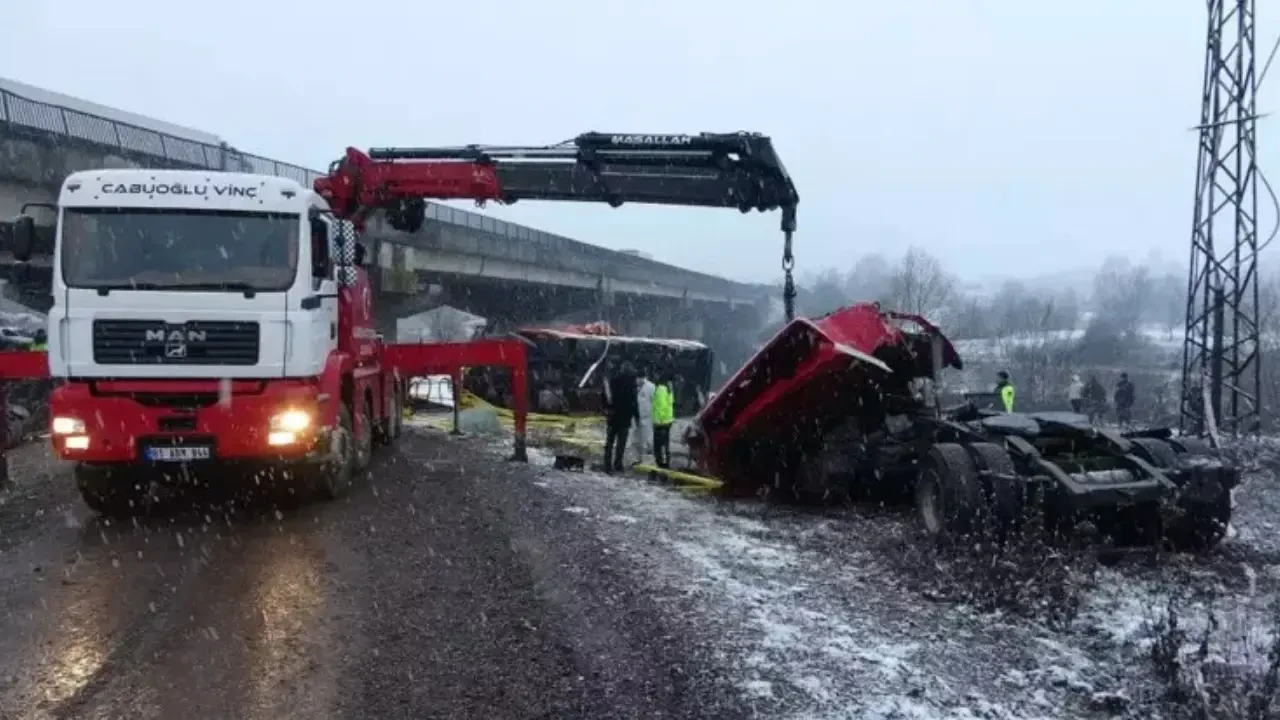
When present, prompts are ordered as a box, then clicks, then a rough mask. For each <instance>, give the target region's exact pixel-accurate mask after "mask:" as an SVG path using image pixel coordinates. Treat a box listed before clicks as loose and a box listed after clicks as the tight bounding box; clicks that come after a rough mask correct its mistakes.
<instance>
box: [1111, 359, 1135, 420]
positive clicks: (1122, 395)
mask: <svg viewBox="0 0 1280 720" xmlns="http://www.w3.org/2000/svg"><path fill="white" fill-rule="evenodd" d="M1133 395H1134V392H1133V383H1131V382H1129V373H1127V372H1122V373H1120V381H1119V382H1117V383H1116V392H1115V395H1113V396H1112V397H1113V398H1114V401H1115V404H1116V422H1118V423H1120V425H1121V426H1122V427H1124V426H1127V425H1129V424H1130V423H1132V422H1133V399H1134V398H1133Z"/></svg>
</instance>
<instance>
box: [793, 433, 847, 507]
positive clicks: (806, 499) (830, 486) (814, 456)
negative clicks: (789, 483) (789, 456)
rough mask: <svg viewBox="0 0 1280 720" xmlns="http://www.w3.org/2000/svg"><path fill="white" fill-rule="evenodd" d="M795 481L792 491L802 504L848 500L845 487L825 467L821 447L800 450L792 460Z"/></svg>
mask: <svg viewBox="0 0 1280 720" xmlns="http://www.w3.org/2000/svg"><path fill="white" fill-rule="evenodd" d="M793 459H794V462H795V465H794V467H795V476H794V477H795V480H794V483H795V484H794V486H793V490H794V492H795V496H796V499H797V500H799V501H800V502H802V503H812V504H827V503H840V502H844V501H847V500H848V492H847V488H846V485H845V484H844V483H843V482H841V480H840V478H839V477H837V476H836V475H835V474H833V473H832V472H831V469H830V468H829V467H827V454H826V450H825V448H823V447H822V446H818V447H811V448H809V449H807V450H802V451H800V452H799V454H798V455H797V456H796V457H795V458H793Z"/></svg>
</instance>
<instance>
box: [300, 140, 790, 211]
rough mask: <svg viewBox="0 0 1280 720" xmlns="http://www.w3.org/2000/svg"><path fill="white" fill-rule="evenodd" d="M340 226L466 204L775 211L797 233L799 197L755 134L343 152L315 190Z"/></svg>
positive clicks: (767, 144)
mask: <svg viewBox="0 0 1280 720" xmlns="http://www.w3.org/2000/svg"><path fill="white" fill-rule="evenodd" d="M315 189H316V192H318V193H319V194H320V195H321V196H323V197H324V198H325V199H326V200H328V202H329V205H330V207H332V208H333V211H334V213H335V214H337V215H338V216H340V217H343V218H346V219H349V220H352V221H354V222H356V223H357V224H359V223H361V221H362V220H363V219H364V218H365V217H366V216H367V215H368V214H369V213H370V212H372V211H374V210H379V209H381V210H387V211H389V212H388V217H389V218H390V219H391V222H392V225H393V226H395V227H397V229H401V230H408V231H413V230H416V229H417V227H420V226H421V223H422V217H421V210H422V209H423V208H425V201H426V200H428V199H435V200H458V199H470V200H475V201H477V202H479V203H484V202H487V201H495V202H499V203H503V204H510V203H514V202H517V201H519V200H561V201H579V202H603V203H608V204H609V205H611V206H613V207H618V206H620V205H623V204H624V203H647V204H657V205H685V206H697V207H724V208H737V209H738V210H740V211H742V212H744V213H746V212H751V211H752V210H758V211H760V212H767V211H771V210H778V209H781V210H782V213H783V218H782V229H783V230H784V231H787V232H791V231H794V229H795V214H796V204H797V203H798V202H799V199H800V198H799V195H798V194H797V193H796V188H795V184H794V183H793V182H792V181H791V177H790V176H789V175H788V174H787V171H786V168H785V167H784V166H783V164H782V161H781V160H780V159H779V158H778V155H777V153H776V152H775V151H774V148H773V143H772V142H771V141H770V139H769V138H767V137H765V136H763V135H759V134H749V133H733V134H712V133H703V134H700V135H631V134H617V133H595V132H593V133H586V134H584V135H580V136H578V137H577V138H575V139H573V140H572V141H570V142H567V143H564V144H561V145H554V146H546V147H496V146H481V145H469V146H465V147H457V148H378V149H372V150H370V151H369V152H368V153H365V152H361V151H360V150H357V149H355V148H348V149H347V153H346V156H345V157H344V158H343V159H342V160H339V161H337V162H335V163H333V165H332V166H331V167H330V170H329V174H328V175H327V176H324V177H321V178H319V179H317V180H316V181H315Z"/></svg>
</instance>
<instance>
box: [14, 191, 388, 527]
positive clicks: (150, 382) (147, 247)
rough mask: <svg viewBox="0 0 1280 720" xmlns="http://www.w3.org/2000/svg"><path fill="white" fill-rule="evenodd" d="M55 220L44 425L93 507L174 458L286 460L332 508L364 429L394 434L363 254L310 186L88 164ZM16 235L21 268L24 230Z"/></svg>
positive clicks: (132, 493) (29, 236) (136, 497)
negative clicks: (49, 388)
mask: <svg viewBox="0 0 1280 720" xmlns="http://www.w3.org/2000/svg"><path fill="white" fill-rule="evenodd" d="M54 209H55V210H56V213H57V232H56V237H55V247H54V257H53V281H52V288H53V308H52V310H50V312H49V332H48V335H49V338H48V359H49V371H50V374H51V375H52V376H53V377H54V378H55V379H56V380H58V382H57V383H56V387H55V389H54V391H53V393H52V396H51V398H50V417H51V421H50V422H51V430H52V435H53V445H54V449H55V451H56V452H57V454H58V455H59V456H60V457H62V458H65V459H68V460H72V461H75V462H76V463H77V465H76V478H77V483H78V485H79V488H80V490H81V493H82V495H83V496H84V498H85V500H86V502H87V503H88V504H89V505H90V506H91V507H93V508H95V509H97V510H100V511H103V512H117V511H127V510H129V509H130V508H133V507H134V506H136V505H137V504H138V503H139V502H140V501H142V500H144V499H145V493H146V488H147V487H149V483H139V482H138V481H137V480H136V479H135V475H136V474H137V471H138V470H140V469H143V468H160V469H163V468H166V467H169V468H171V467H174V466H175V465H183V464H188V463H199V464H202V465H209V464H215V463H222V462H237V461H267V462H268V463H270V464H276V465H278V464H284V465H286V466H287V467H288V468H290V469H292V470H296V471H298V473H297V474H298V476H299V477H306V478H308V479H309V480H313V481H314V483H313V484H314V487H315V489H317V490H319V491H320V493H321V494H322V495H325V496H329V497H333V496H336V495H338V494H340V493H341V492H343V491H344V490H345V489H346V488H347V487H348V486H349V485H350V484H351V480H352V474H353V473H354V472H358V471H360V470H361V469H363V468H364V467H365V466H366V465H367V463H368V461H369V456H370V453H371V447H372V441H373V437H374V433H375V430H377V431H380V434H381V435H382V436H384V437H394V435H396V434H398V431H399V418H400V413H399V407H398V406H399V400H400V393H399V384H400V383H399V378H398V377H397V376H396V374H395V372H394V371H392V370H390V369H387V368H384V367H383V366H382V365H381V364H380V359H381V358H380V353H379V348H380V345H379V343H378V340H377V336H376V333H375V331H374V327H373V313H372V297H371V293H370V288H369V282H368V278H367V276H366V274H365V272H364V271H363V269H362V268H361V267H360V265H361V264H362V262H363V254H364V252H363V247H361V246H360V245H359V243H357V242H356V238H355V233H354V231H353V229H352V228H351V227H350V223H347V222H345V221H343V220H339V219H336V218H334V217H333V215H332V214H331V213H330V212H329V207H328V205H327V203H326V202H325V200H324V199H323V198H321V197H320V196H319V195H317V194H316V193H315V192H314V191H313V190H312V189H310V188H307V187H304V186H302V185H300V184H299V183H297V182H295V181H293V180H289V179H285V178H279V177H273V176H265V175H252V174H242V173H215V172H201V171H185V170H133V169H128V170H93V171H86V172H78V173H75V174H72V175H71V176H69V177H68V178H67V179H66V181H65V182H64V183H63V185H62V190H61V193H60V195H59V199H58V205H57V207H56V208H54ZM15 230H16V232H15V243H14V244H15V248H14V250H15V256H17V257H18V259H19V260H24V259H26V257H29V256H30V254H31V249H32V246H33V237H34V233H33V230H34V223H33V221H32V219H31V218H30V217H28V216H24V217H22V218H20V219H19V221H18V223H17V225H16V228H15ZM24 255H25V256H26V257H24Z"/></svg>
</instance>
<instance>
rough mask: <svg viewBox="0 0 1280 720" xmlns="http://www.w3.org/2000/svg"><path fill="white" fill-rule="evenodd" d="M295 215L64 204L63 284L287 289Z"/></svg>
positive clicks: (294, 253) (296, 234)
mask: <svg viewBox="0 0 1280 720" xmlns="http://www.w3.org/2000/svg"><path fill="white" fill-rule="evenodd" d="M301 228H302V224H301V222H299V217H298V216H297V215H289V214H286V213H249V212H226V211H202V210H171V209H163V210H149V209H138V208H101V209H99V208H92V209H87V208H79V209H67V210H65V211H64V212H63V217H62V276H63V282H65V283H66V284H67V286H68V287H77V288H112V289H130V288H146V289H148V290H157V289H167V290H181V289H184V288H185V289H191V290H220V289H227V290H257V291H263V292H269V291H280V290H286V289H288V288H289V286H291V285H292V284H293V279H294V275H295V273H296V270H297V266H298V247H299V244H300V242H301Z"/></svg>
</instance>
